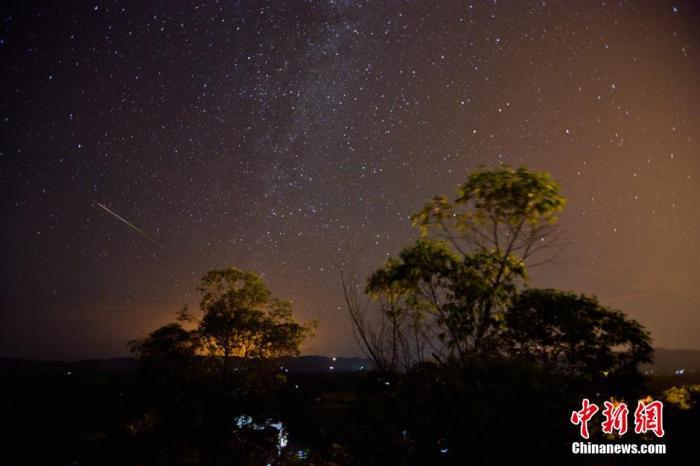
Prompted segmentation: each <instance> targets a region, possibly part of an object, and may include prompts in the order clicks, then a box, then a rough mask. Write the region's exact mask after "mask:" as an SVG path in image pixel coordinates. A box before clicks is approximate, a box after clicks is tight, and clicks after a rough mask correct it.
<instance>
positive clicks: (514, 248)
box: [346, 167, 565, 362]
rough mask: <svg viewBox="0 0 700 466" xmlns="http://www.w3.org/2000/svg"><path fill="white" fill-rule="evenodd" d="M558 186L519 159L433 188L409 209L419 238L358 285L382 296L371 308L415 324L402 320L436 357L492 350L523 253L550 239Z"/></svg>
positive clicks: (522, 272) (560, 202)
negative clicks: (452, 187) (451, 186)
mask: <svg viewBox="0 0 700 466" xmlns="http://www.w3.org/2000/svg"><path fill="white" fill-rule="evenodd" d="M559 190H560V188H559V185H558V184H557V183H556V182H555V181H554V180H552V178H551V177H550V175H549V174H547V173H545V172H535V171H530V170H528V169H526V168H519V169H517V170H516V169H512V168H509V167H502V168H498V169H495V170H487V169H480V170H477V171H475V172H473V173H471V174H470V175H469V177H468V179H467V182H466V183H465V184H464V185H462V186H460V188H459V190H458V194H457V197H456V198H455V199H454V200H452V201H450V200H448V199H447V198H446V197H444V196H439V197H435V198H433V199H432V201H430V202H429V203H428V204H427V205H426V206H425V207H424V208H423V209H422V210H421V211H420V212H418V213H417V214H415V215H414V216H413V217H412V220H413V223H414V225H416V226H418V227H419V229H420V232H421V238H420V239H419V240H418V241H416V242H415V243H414V244H413V245H410V246H408V247H406V248H404V249H403V250H402V251H401V252H400V254H399V257H398V258H390V259H389V260H388V261H387V262H386V263H385V264H384V266H383V267H382V268H381V269H379V270H377V271H376V272H374V273H373V274H372V275H371V277H370V278H369V280H368V283H367V288H366V292H367V293H368V294H369V295H370V296H372V297H373V298H374V299H375V300H377V301H378V302H383V303H388V304H389V306H386V305H384V306H380V312H384V313H385V314H387V315H389V316H391V319H389V320H390V321H393V322H402V321H405V322H412V323H417V324H419V325H420V328H419V329H418V330H417V331H416V330H415V329H411V331H412V332H413V334H414V335H417V336H418V337H419V339H421V341H422V344H419V345H418V346H419V347H421V346H425V345H427V346H429V347H430V348H431V350H432V354H433V356H434V358H435V359H437V360H438V361H440V362H447V361H448V360H457V361H463V360H464V359H465V358H467V357H468V356H469V355H471V354H476V353H481V354H490V353H492V351H493V345H494V343H495V342H494V339H493V337H494V336H495V335H496V334H497V332H498V330H499V328H500V326H501V325H502V321H503V312H504V311H505V309H506V308H507V306H508V305H509V304H510V302H511V300H512V299H513V297H514V296H515V294H516V292H517V289H518V287H519V286H520V285H522V284H523V283H524V282H525V280H526V279H527V269H526V262H527V261H528V260H529V259H530V258H531V257H533V256H534V255H535V254H537V253H538V252H540V251H544V250H546V249H549V250H551V249H552V248H553V247H554V246H555V244H554V241H555V239H556V230H555V229H554V225H555V224H556V222H557V214H558V213H559V212H560V211H561V210H562V209H563V207H564V204H565V200H564V198H563V197H562V196H561V195H560V194H559ZM346 301H347V299H346ZM348 307H349V308H351V307H352V306H350V305H349V306H348ZM355 308H356V309H357V306H355ZM387 309H389V310H390V312H388V313H387ZM352 314H353V312H352V311H351V316H352ZM354 314H358V313H357V312H354ZM364 320H365V321H369V319H364ZM384 320H386V319H384ZM354 321H355V328H356V331H358V332H359V333H364V334H368V333H370V332H368V331H367V330H366V329H364V330H363V329H359V326H358V325H357V322H356V321H357V319H354ZM380 322H381V319H380ZM396 327H397V326H394V328H396ZM374 333H375V334H377V335H380V336H381V335H384V334H383V333H382V332H374ZM388 338H393V339H396V340H399V341H400V340H402V337H398V338H396V337H394V336H393V335H389V336H388ZM363 344H364V346H365V347H367V346H368V345H367V342H366V341H363ZM374 346H375V348H376V347H380V346H381V345H379V344H376V343H375V344H374ZM388 346H389V347H391V346H392V345H391V344H390V345H388Z"/></svg>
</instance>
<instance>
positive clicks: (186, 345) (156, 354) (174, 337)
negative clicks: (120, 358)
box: [128, 323, 197, 363]
mask: <svg viewBox="0 0 700 466" xmlns="http://www.w3.org/2000/svg"><path fill="white" fill-rule="evenodd" d="M128 346H129V349H130V350H131V351H132V352H133V353H134V354H135V355H136V357H137V358H138V359H139V360H140V361H141V362H142V363H148V362H155V361H158V362H162V361H173V362H180V361H185V360H188V359H190V358H192V357H193V356H194V355H195V354H196V351H197V341H196V339H195V338H193V335H192V332H190V331H188V330H185V329H184V328H183V327H182V325H180V324H178V323H172V324H167V325H164V326H163V327H161V328H159V329H157V330H154V331H153V332H151V333H150V334H149V335H148V337H146V338H144V339H143V340H132V341H130V342H129V343H128Z"/></svg>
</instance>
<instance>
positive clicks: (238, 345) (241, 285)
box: [180, 267, 317, 380]
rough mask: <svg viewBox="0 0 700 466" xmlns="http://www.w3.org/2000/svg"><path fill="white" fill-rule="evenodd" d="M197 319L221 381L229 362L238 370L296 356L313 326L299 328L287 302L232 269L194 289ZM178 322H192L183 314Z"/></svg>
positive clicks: (248, 275) (218, 272) (251, 277)
mask: <svg viewBox="0 0 700 466" xmlns="http://www.w3.org/2000/svg"><path fill="white" fill-rule="evenodd" d="M197 290H198V291H199V293H200V295H201V301H200V304H199V307H200V310H201V311H202V314H203V315H202V318H201V319H200V320H199V322H198V326H197V334H198V336H199V339H200V342H201V344H202V347H203V348H204V349H205V351H206V352H207V354H209V355H210V356H214V357H217V358H220V359H221V374H222V378H223V380H226V378H227V377H228V374H229V370H230V365H231V361H232V360H234V359H235V360H236V361H237V362H238V368H239V369H240V368H242V367H243V366H244V365H245V364H247V363H249V362H251V361H261V360H270V359H277V358H281V357H284V356H293V355H297V354H299V351H300V347H301V344H302V342H303V341H304V339H305V338H306V337H307V336H309V335H310V334H312V333H313V330H314V328H315V327H316V325H317V324H316V322H315V321H314V322H310V323H305V324H301V323H299V322H297V321H296V320H295V319H294V317H293V316H292V304H291V302H290V301H285V300H281V299H278V298H275V297H273V296H272V293H271V292H270V290H269V289H268V288H267V286H266V285H265V282H264V281H263V280H262V278H261V277H260V276H259V275H257V274H255V273H252V272H245V271H241V270H239V269H237V268H233V267H232V268H229V269H223V270H211V271H209V272H208V273H207V274H206V275H205V276H204V277H202V279H201V282H200V284H199V286H198V287H197ZM180 318H181V319H182V320H193V319H192V317H191V316H189V314H187V312H183V313H182V314H181V316H180Z"/></svg>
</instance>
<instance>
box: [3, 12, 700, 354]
mask: <svg viewBox="0 0 700 466" xmlns="http://www.w3.org/2000/svg"><path fill="white" fill-rule="evenodd" d="M0 10H1V11H0V60H1V63H2V73H0V83H1V89H2V101H1V102H0V222H1V224H2V229H1V230H0V231H1V232H2V250H1V251H2V252H1V254H2V256H1V259H2V272H1V273H2V275H1V277H0V279H1V283H0V309H1V317H0V355H2V356H11V357H26V358H43V359H74V358H86V357H111V356H119V355H126V354H127V350H126V348H125V343H126V341H128V340H130V339H132V338H136V337H142V336H144V335H145V334H146V333H147V332H148V331H150V330H153V329H154V328H156V327H158V326H160V325H163V324H165V323H167V322H168V321H171V320H172V319H173V315H174V312H175V311H176V310H177V309H178V308H179V307H180V306H181V305H183V304H185V303H194V302H196V295H195V294H194V286H195V283H196V281H197V279H198V278H199V277H201V276H202V275H203V274H204V273H205V272H206V271H207V270H209V269H212V268H221V267H228V266H237V267H239V268H242V269H246V270H253V271H257V272H260V273H261V274H263V276H264V277H265V279H266V280H267V281H268V283H269V284H270V287H271V288H272V290H273V291H274V292H275V293H276V294H277V295H279V296H280V297H285V298H290V299H292V300H293V302H294V304H295V307H296V309H297V314H298V316H299V317H300V318H302V319H310V318H318V319H319V320H320V322H321V326H320V328H319V331H318V334H317V336H316V337H315V338H314V339H312V340H311V341H309V342H308V344H307V345H306V347H305V349H304V351H305V352H306V353H309V354H312V353H314V354H326V355H353V354H358V350H357V348H356V346H355V344H354V341H353V339H352V336H351V331H350V326H349V323H348V319H347V316H346V314H345V312H344V310H343V301H342V294H341V288H340V284H339V278H338V273H337V270H335V269H334V264H337V263H342V262H345V263H349V262H352V263H353V264H355V266H356V267H357V268H358V270H359V271H360V272H361V273H362V274H366V273H367V272H369V271H370V270H372V269H373V268H376V267H377V266H379V265H380V264H381V263H382V262H383V261H384V260H385V259H386V257H387V256H388V255H390V254H394V253H396V252H397V251H398V250H399V249H400V248H401V246H403V245H405V244H407V243H408V242H410V241H411V240H412V239H414V238H415V237H416V235H417V232H416V231H415V229H413V228H412V227H411V226H410V221H409V216H410V215H411V214H412V213H414V212H415V211H416V210H418V209H419V208H420V207H422V205H423V203H424V202H425V201H426V200H427V199H429V198H430V197H432V196H434V195H437V194H452V193H454V192H455V189H456V187H457V185H458V184H459V183H460V182H463V181H464V180H465V179H466V175H467V173H468V172H469V171H470V170H472V169H474V168H476V167H479V166H483V165H486V166H498V165H499V164H509V165H513V166H519V165H526V166H528V167H530V168H533V169H539V170H547V171H550V172H551V173H552V174H553V175H554V177H555V178H556V179H557V180H558V181H559V182H560V183H561V185H562V186H563V192H564V194H565V196H566V197H567V198H568V199H569V203H568V206H567V210H566V212H565V214H564V215H563V216H562V228H563V230H564V239H565V240H566V242H567V247H566V249H565V250H564V253H563V254H562V255H561V256H560V257H559V260H558V261H557V262H556V263H553V264H549V265H546V266H543V267H540V268H537V269H535V270H533V271H532V272H533V284H534V285H538V286H549V287H556V288H561V289H567V290H569V289H570V290H576V291H579V292H586V293H591V294H595V295H597V296H598V297H599V298H600V299H601V301H602V302H603V303H604V304H607V305H610V306H613V307H616V308H619V309H621V310H623V311H625V312H626V313H628V314H629V315H630V316H632V317H634V318H636V319H638V320H639V321H640V322H641V323H643V324H644V325H645V326H647V327H648V329H649V330H650V331H651V332H652V336H653V337H654V340H655V344H656V345H657V346H663V347H669V348H691V349H692V348H694V349H700V288H699V287H698V283H700V265H699V263H698V259H700V250H699V247H698V244H699V243H698V238H700V215H699V214H698V206H700V189H699V188H698V185H697V183H698V181H700V4H698V3H697V2H693V1H676V2H667V1H662V0H659V1H653V2H649V1H639V2H626V1H619V2H617V1H605V2H600V1H580V2H577V1H562V2H554V1H537V2H534V1H533V2H524V1H505V0H499V1H488V2H486V1H473V2H469V1H445V2H425V1H415V2H411V1H388V2H380V1H350V0H338V1H296V0H283V1H252V2H235V1H204V2H185V1H163V0H161V1H157V0H156V1H148V2H143V1H123V0H122V1H102V0H98V1H93V2H76V1H70V2H31V1H16V2H3V3H2V6H0ZM98 203H99V204H102V205H103V206H104V207H106V208H107V209H110V210H112V212H114V213H116V214H117V215H119V216H121V217H122V218H123V219H125V220H126V221H128V222H129V223H131V224H132V226H133V227H134V228H132V227H131V226H129V225H127V223H125V222H122V221H121V220H120V219H118V218H117V217H116V216H115V215H112V214H111V213H109V212H108V211H107V210H106V209H105V208H103V207H100V206H99V205H98ZM137 229H138V230H141V231H142V232H143V234H142V233H140V232H139V231H137Z"/></svg>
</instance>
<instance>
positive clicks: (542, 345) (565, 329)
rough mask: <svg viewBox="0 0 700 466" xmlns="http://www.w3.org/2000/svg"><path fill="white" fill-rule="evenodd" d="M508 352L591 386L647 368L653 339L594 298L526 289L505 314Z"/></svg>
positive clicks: (636, 325)
mask: <svg viewBox="0 0 700 466" xmlns="http://www.w3.org/2000/svg"><path fill="white" fill-rule="evenodd" d="M505 329H506V330H505V332H504V333H503V335H502V340H503V341H504V346H505V347H506V348H507V349H506V351H507V352H508V353H509V354H510V355H511V356H514V357H517V358H520V359H523V360H526V361H530V362H535V363H537V364H538V365H540V366H541V367H543V368H545V369H547V370H548V371H551V372H559V373H562V374H563V375H566V376H569V377H573V378H575V379H578V380H582V381H587V382H593V381H597V380H600V379H602V378H605V377H619V376H621V375H625V374H631V373H635V372H636V371H637V367H638V365H639V364H640V363H644V362H651V354H652V351H653V349H652V347H651V338H650V337H649V334H648V332H647V331H645V330H644V328H643V327H642V326H641V325H640V324H639V323H638V322H636V321H634V320H631V319H628V318H626V316H625V315H624V314H623V313H622V312H620V311H615V310H612V309H608V308H606V307H604V306H602V305H600V304H599V303H598V301H597V300H596V299H595V298H593V297H588V296H585V295H577V294H574V293H571V292H563V291H557V290H551V289H526V290H523V291H522V292H521V293H519V294H518V296H517V298H516V299H515V301H514V303H513V304H512V306H511V307H510V308H509V309H508V312H506V314H505Z"/></svg>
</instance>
